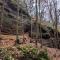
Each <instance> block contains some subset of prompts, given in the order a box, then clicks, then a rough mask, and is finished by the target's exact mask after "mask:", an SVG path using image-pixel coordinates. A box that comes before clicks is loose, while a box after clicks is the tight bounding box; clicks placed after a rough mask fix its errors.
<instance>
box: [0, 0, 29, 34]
mask: <svg viewBox="0 0 60 60" xmlns="http://www.w3.org/2000/svg"><path fill="white" fill-rule="evenodd" d="M22 5H23V3H22ZM3 6H4V8H3ZM3 9H4V10H3ZM3 11H4V12H3ZM26 11H27V10H26V8H25V9H23V7H22V6H21V5H19V22H18V25H19V28H18V29H19V32H20V30H21V29H22V26H23V25H26V24H29V23H30V19H29V18H30V16H29V14H28V13H27V12H26ZM2 13H3V16H2ZM17 13H18V12H17V5H16V4H15V3H13V1H12V0H5V2H3V0H0V29H1V31H2V33H6V34H7V33H8V34H16V24H17ZM1 21H2V22H1ZM22 23H23V25H22ZM1 24H2V27H1Z"/></svg>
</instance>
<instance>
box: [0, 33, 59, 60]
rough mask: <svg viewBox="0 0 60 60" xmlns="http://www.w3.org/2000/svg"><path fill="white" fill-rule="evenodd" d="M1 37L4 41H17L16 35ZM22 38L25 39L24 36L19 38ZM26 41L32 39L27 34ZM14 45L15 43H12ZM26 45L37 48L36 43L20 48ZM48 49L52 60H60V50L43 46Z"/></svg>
mask: <svg viewBox="0 0 60 60" xmlns="http://www.w3.org/2000/svg"><path fill="white" fill-rule="evenodd" d="M0 37H2V39H3V40H9V41H10V40H16V36H15V35H14V36H13V35H1V36H0ZM20 37H21V39H22V38H23V37H22V36H19V38H20ZM25 37H26V39H27V40H28V39H30V38H29V37H28V35H27V34H26V35H25ZM12 43H13V42H12ZM25 45H32V46H33V47H35V43H28V42H27V44H21V45H20V46H25ZM40 46H41V44H40V43H38V46H37V47H38V48H39V49H41V48H40ZM44 48H45V49H47V51H48V55H49V56H50V58H51V60H60V49H57V48H49V47H45V46H43V49H44Z"/></svg>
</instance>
